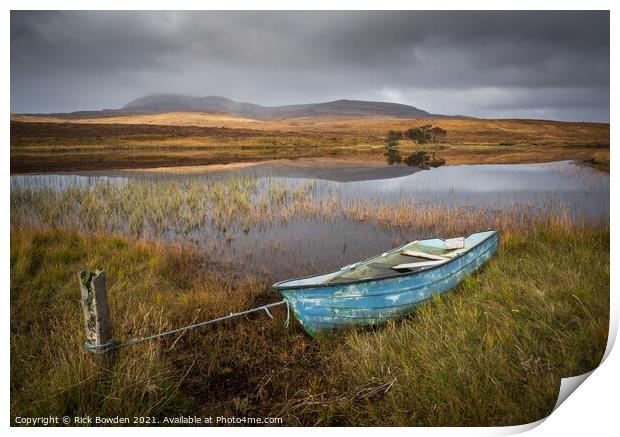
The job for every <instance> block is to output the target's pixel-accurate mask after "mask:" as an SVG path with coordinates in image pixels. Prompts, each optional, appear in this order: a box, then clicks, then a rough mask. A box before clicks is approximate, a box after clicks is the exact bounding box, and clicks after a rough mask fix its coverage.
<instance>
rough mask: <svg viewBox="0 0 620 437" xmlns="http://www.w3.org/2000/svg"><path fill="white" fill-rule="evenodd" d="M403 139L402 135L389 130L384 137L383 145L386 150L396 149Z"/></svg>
mask: <svg viewBox="0 0 620 437" xmlns="http://www.w3.org/2000/svg"><path fill="white" fill-rule="evenodd" d="M402 138H403V133H402V132H400V131H397V130H390V131H388V133H387V136H386V137H385V144H386V145H387V147H388V148H394V147H398V142H399V141H400V140H401V139H402Z"/></svg>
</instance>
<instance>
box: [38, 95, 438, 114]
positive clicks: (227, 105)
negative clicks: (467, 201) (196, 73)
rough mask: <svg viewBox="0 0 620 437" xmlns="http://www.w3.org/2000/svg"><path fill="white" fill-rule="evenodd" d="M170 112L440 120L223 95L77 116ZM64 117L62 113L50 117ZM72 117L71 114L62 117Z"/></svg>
mask: <svg viewBox="0 0 620 437" xmlns="http://www.w3.org/2000/svg"><path fill="white" fill-rule="evenodd" d="M166 112H219V113H229V114H233V115H238V116H243V117H252V118H297V117H323V116H324V117H394V118H438V117H444V116H442V115H438V114H431V113H429V112H427V111H423V110H422V109H418V108H416V107H414V106H409V105H403V104H400V103H389V102H369V101H364V100H334V101H332V102H324V103H308V104H301V105H285V106H261V105H257V104H254V103H246V102H236V101H234V100H230V99H227V98H225V97H219V96H207V97H191V96H182V95H176V94H160V95H151V96H146V97H141V98H139V99H136V100H132V101H131V102H129V103H127V104H126V105H125V106H123V107H122V108H120V109H105V110H103V111H78V112H73V113H71V114H70V115H72V116H75V117H93V116H99V115H101V116H111V115H123V114H157V113H166ZM49 115H61V114H49ZM62 115H68V114H62Z"/></svg>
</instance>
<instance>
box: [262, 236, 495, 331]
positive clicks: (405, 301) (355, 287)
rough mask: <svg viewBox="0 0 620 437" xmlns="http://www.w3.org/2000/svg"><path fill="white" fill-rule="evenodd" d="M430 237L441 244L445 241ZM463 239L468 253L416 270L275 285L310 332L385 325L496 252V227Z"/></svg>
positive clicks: (439, 291) (438, 291) (461, 276)
mask: <svg viewBox="0 0 620 437" xmlns="http://www.w3.org/2000/svg"><path fill="white" fill-rule="evenodd" d="M429 241H433V242H434V243H436V244H438V245H440V244H443V241H444V240H442V239H432V240H429ZM466 241H468V246H469V247H470V248H469V249H468V250H467V251H466V252H464V253H462V254H460V255H458V256H457V257H455V258H454V259H451V260H449V261H448V262H446V263H444V264H440V265H437V266H434V267H430V268H427V269H423V270H420V271H418V272H408V273H402V274H399V275H397V276H391V277H385V278H374V279H362V280H356V281H352V282H350V283H323V284H319V285H316V284H312V278H313V277H308V278H300V279H293V280H287V281H282V282H279V283H277V284H274V289H276V290H278V291H280V293H281V294H282V296H283V297H284V299H286V301H287V302H288V303H289V305H290V306H291V308H292V309H293V313H294V314H295V317H296V318H297V319H298V320H299V322H300V323H301V324H302V326H303V327H304V329H305V330H306V331H307V332H308V333H309V334H310V335H311V336H315V335H317V334H318V333H319V332H325V331H331V330H334V329H340V328H345V327H347V326H351V325H375V324H379V323H384V322H386V321H387V320H389V319H391V318H395V317H399V316H402V315H404V314H407V313H410V312H412V311H413V310H415V307H416V306H417V305H418V304H419V303H420V302H423V301H426V300H428V299H431V298H432V297H433V296H434V295H438V294H441V293H444V292H446V291H448V290H450V289H452V288H454V287H455V286H456V285H457V284H458V283H459V282H461V281H462V280H463V278H465V277H466V276H467V275H469V274H471V273H473V272H474V271H476V270H477V269H479V268H480V267H481V266H482V265H483V264H485V263H486V262H487V261H488V260H489V259H490V258H491V257H492V256H493V255H494V254H495V252H496V250H497V245H498V236H497V232H496V231H485V232H479V233H476V234H472V235H470V236H469V237H467V239H466ZM334 273H336V272H332V273H328V274H327V275H332V274H334ZM319 276H323V275H319ZM291 284H294V285H291Z"/></svg>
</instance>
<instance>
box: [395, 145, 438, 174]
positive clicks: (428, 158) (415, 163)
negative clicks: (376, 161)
mask: <svg viewBox="0 0 620 437" xmlns="http://www.w3.org/2000/svg"><path fill="white" fill-rule="evenodd" d="M384 155H385V157H386V161H387V163H388V165H394V164H400V163H403V164H405V165H408V166H409V167H416V168H420V169H423V170H430V168H431V167H433V168H437V167H441V166H442V165H444V164H445V163H446V161H445V160H444V159H442V158H438V157H437V155H436V154H435V152H427V151H426V150H419V151H417V152H413V153H410V154H409V155H407V156H406V157H405V158H403V157H402V155H401V153H400V151H399V150H398V149H397V148H396V147H388V148H387V150H386V152H385V154H384Z"/></svg>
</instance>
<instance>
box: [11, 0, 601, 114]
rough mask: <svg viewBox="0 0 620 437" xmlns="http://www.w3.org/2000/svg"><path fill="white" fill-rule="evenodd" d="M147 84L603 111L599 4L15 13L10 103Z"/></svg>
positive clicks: (452, 106)
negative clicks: (570, 8)
mask: <svg viewBox="0 0 620 437" xmlns="http://www.w3.org/2000/svg"><path fill="white" fill-rule="evenodd" d="M150 93H182V94H190V95H223V96H226V97H230V98H233V99H236V100H244V101H252V102H256V103H261V104H267V105H269V104H287V103H302V102H316V101H324V100H333V99H338V98H353V99H373V100H391V101H398V102H401V103H407V104H411V105H414V106H417V107H420V108H423V109H426V110H429V111H432V112H438V113H445V114H467V115H474V116H486V117H512V116H515V117H516V116H518V117H536V118H556V119H571V120H573V119H579V120H603V121H606V120H608V119H609V14H608V13H607V12H559V11H558V12H553V11H550V12H409V11H407V12H399V11H396V12H275V13H274V12H13V13H12V14H11V94H12V96H11V109H12V111H14V112H52V111H70V110H79V109H99V108H104V107H108V108H114V107H120V106H122V105H123V104H124V103H126V102H127V101H129V100H131V99H133V98H136V97H140V96H142V95H144V94H150Z"/></svg>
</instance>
